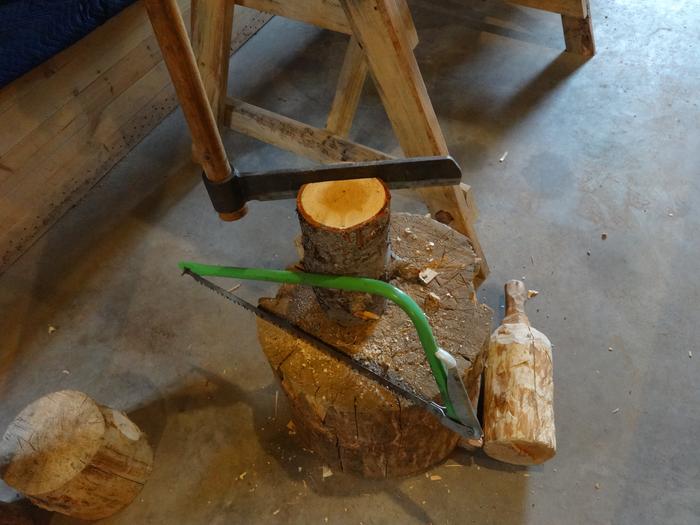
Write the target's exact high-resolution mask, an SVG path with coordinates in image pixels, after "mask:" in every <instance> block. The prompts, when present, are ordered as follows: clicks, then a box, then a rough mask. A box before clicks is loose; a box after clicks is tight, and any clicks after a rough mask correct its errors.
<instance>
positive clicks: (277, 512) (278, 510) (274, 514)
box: [272, 509, 282, 516]
mask: <svg viewBox="0 0 700 525" xmlns="http://www.w3.org/2000/svg"><path fill="white" fill-rule="evenodd" d="M280 510H282V509H277V510H276V511H275V512H273V513H272V515H273V516H277V515H278V514H279V513H280Z"/></svg>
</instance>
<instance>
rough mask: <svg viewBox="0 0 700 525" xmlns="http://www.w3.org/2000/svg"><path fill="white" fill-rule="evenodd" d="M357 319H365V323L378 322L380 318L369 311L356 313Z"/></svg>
mask: <svg viewBox="0 0 700 525" xmlns="http://www.w3.org/2000/svg"><path fill="white" fill-rule="evenodd" d="M355 317H359V318H360V319H364V320H365V321H377V320H378V319H379V316H378V315H377V314H375V313H374V312H368V311H367V310H363V311H361V312H355Z"/></svg>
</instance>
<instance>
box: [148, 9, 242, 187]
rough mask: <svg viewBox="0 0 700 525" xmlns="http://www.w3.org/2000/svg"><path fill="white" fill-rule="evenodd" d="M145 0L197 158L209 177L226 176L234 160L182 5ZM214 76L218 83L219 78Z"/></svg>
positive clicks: (221, 177) (221, 178)
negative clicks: (201, 68)
mask: <svg viewBox="0 0 700 525" xmlns="http://www.w3.org/2000/svg"><path fill="white" fill-rule="evenodd" d="M144 1H145V5H146V11H147V12H148V17H149V18H150V20H151V24H152V26H153V32H154V33H155V35H156V39H157V40H158V44H159V45H160V49H161V52H162V53H163V59H164V61H165V64H166V65H167V67H168V72H169V73H170V78H171V79H172V82H173V85H174V87H175V92H176V93H177V97H178V100H179V101H180V107H181V108H182V112H183V113H184V115H185V119H186V120H187V125H188V127H189V130H190V135H191V136H192V142H193V144H194V148H195V150H196V152H197V159H198V161H199V162H200V164H201V165H202V168H203V169H204V173H205V174H206V176H207V178H208V179H209V180H212V181H215V182H219V181H223V180H226V179H227V178H228V176H229V175H230V174H231V164H230V163H229V160H228V156H227V154H226V150H225V149H224V143H223V141H222V140H221V135H220V133H219V130H218V126H217V122H216V118H215V117H214V113H213V112H212V108H211V105H210V104H209V99H208V98H207V92H206V91H205V89H204V83H203V82H202V79H201V77H200V76H199V69H198V68H197V63H196V60H195V57H194V52H193V51H192V46H191V45H190V41H189V38H188V36H187V29H186V27H185V22H184V20H183V17H182V13H181V11H180V8H179V6H178V5H177V2H176V0H144ZM200 18H201V17H200ZM221 23H222V24H223V23H225V22H223V21H222V22H221ZM212 45H215V44H214V43H212ZM215 80H216V82H217V83H218V82H219V81H220V79H215Z"/></svg>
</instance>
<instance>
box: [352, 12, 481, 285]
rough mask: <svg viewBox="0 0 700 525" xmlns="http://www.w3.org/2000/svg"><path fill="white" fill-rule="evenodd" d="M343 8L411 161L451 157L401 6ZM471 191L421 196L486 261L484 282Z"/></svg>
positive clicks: (432, 192)
mask: <svg viewBox="0 0 700 525" xmlns="http://www.w3.org/2000/svg"><path fill="white" fill-rule="evenodd" d="M341 4H342V5H343V8H344V9H345V12H346V14H347V16H348V20H349V21H350V25H351V26H352V29H353V32H354V35H355V37H356V38H357V40H358V42H359V43H360V45H361V46H362V48H363V49H364V51H365V54H366V57H367V62H368V64H369V69H370V72H371V73H372V77H373V78H374V82H375V84H376V86H377V90H378V91H379V95H380V96H381V99H382V102H383V104H384V108H385V109H386V112H387V115H388V116H389V120H390V121H391V124H392V127H393V128H394V133H396V136H397V138H398V140H399V144H400V145H401V148H402V149H403V152H404V154H405V155H406V156H408V157H419V156H431V155H448V154H449V152H448V150H447V144H446V142H445V138H444V136H443V134H442V130H441V129H440V125H439V124H438V120H437V116H436V115H435V111H434V109H433V106H432V104H431V102H430V98H429V97H428V93H427V90H426V87H425V83H424V82H423V77H422V76H421V74H420V71H419V69H418V64H417V62H416V59H415V56H414V55H413V50H412V47H411V44H410V42H409V41H408V39H407V38H406V33H405V32H404V31H403V30H402V27H403V26H402V23H403V22H402V16H401V10H400V8H399V6H398V2H396V1H395V0H341ZM468 191H469V188H468V186H466V185H461V186H445V187H441V188H424V189H422V190H420V193H421V195H422V196H423V199H424V200H425V202H426V204H427V206H428V209H429V210H430V213H431V215H432V216H433V217H434V218H436V219H437V220H439V221H440V222H444V223H446V224H449V225H450V226H452V227H453V228H454V229H456V230H457V231H459V232H461V233H463V234H464V235H466V236H467V237H469V239H470V240H471V243H472V246H473V248H474V251H475V252H476V254H477V256H478V257H479V258H480V259H481V271H480V273H479V275H478V279H480V280H483V279H485V278H486V276H487V275H488V266H487V265H486V259H485V258H484V254H483V251H482V249H481V244H480V243H479V237H478V235H477V233H476V230H475V228H474V221H475V220H476V217H477V211H476V209H475V208H474V206H473V203H472V200H471V199H469V197H468V195H467V193H468ZM476 284H477V285H478V284H480V282H479V283H476Z"/></svg>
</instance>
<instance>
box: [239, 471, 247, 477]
mask: <svg viewBox="0 0 700 525" xmlns="http://www.w3.org/2000/svg"><path fill="white" fill-rule="evenodd" d="M247 475H248V471H247V470H246V471H245V472H241V474H240V475H239V476H238V479H243V478H245V477H246V476H247Z"/></svg>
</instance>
